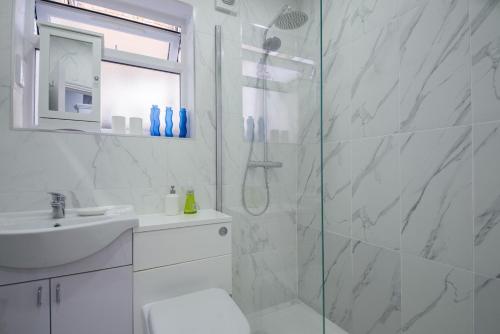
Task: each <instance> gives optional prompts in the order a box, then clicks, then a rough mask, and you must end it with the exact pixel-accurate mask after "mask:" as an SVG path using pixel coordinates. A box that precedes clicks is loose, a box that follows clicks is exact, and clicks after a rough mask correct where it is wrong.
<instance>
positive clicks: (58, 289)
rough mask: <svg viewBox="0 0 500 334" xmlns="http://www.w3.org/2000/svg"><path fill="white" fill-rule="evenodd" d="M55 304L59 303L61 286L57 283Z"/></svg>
mask: <svg viewBox="0 0 500 334" xmlns="http://www.w3.org/2000/svg"><path fill="white" fill-rule="evenodd" d="M56 303H57V304H60V303H61V284H59V283H57V285H56Z"/></svg>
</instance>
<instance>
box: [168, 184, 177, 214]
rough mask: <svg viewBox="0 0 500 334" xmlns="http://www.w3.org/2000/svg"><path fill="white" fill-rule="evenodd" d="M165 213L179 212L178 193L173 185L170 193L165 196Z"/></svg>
mask: <svg viewBox="0 0 500 334" xmlns="http://www.w3.org/2000/svg"><path fill="white" fill-rule="evenodd" d="M165 214H166V215H167V216H176V215H178V214H179V195H177V192H176V191H175V186H171V187H170V194H168V195H166V196H165Z"/></svg>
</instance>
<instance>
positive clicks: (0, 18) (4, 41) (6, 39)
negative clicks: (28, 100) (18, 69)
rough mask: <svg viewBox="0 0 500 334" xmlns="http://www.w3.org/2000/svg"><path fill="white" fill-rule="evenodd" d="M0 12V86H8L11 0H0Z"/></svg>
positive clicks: (9, 74)
mask: <svg viewBox="0 0 500 334" xmlns="http://www.w3.org/2000/svg"><path fill="white" fill-rule="evenodd" d="M0 6H1V8H2V12H1V13H0V60H1V62H2V66H0V86H2V87H7V86H8V87H10V85H11V73H10V72H11V67H10V63H11V51H12V49H11V47H12V45H11V44H12V43H11V34H12V23H11V22H12V19H11V15H12V6H13V1H12V0H2V1H1V2H0Z"/></svg>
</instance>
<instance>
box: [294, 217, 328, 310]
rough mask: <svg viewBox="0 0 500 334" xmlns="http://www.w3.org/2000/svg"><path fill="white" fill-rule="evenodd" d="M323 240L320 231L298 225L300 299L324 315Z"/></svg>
mask: <svg viewBox="0 0 500 334" xmlns="http://www.w3.org/2000/svg"><path fill="white" fill-rule="evenodd" d="M321 238H322V233H321V231H320V230H318V229H316V228H314V227H309V226H304V225H297V262H298V267H297V268H298V297H299V299H300V300H301V301H302V302H304V303H306V304H307V305H309V306H310V307H312V308H313V309H314V310H316V312H318V313H320V314H323V295H322V294H323V287H322V282H323V269H322V263H323V262H322V258H321V254H322V242H321Z"/></svg>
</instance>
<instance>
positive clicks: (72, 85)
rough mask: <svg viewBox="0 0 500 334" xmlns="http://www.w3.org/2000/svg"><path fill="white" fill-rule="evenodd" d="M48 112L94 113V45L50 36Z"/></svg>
mask: <svg viewBox="0 0 500 334" xmlns="http://www.w3.org/2000/svg"><path fill="white" fill-rule="evenodd" d="M49 58H50V62H49V77H48V78H45V80H48V85H49V110H54V111H63V112H72V113H84V114H90V113H92V86H93V83H92V81H93V80H94V79H93V78H92V74H93V72H94V70H93V69H92V44H91V43H88V42H83V41H77V40H72V39H68V38H63V37H59V36H50V50H49Z"/></svg>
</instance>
